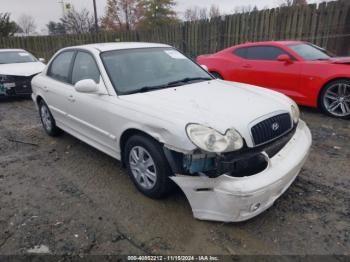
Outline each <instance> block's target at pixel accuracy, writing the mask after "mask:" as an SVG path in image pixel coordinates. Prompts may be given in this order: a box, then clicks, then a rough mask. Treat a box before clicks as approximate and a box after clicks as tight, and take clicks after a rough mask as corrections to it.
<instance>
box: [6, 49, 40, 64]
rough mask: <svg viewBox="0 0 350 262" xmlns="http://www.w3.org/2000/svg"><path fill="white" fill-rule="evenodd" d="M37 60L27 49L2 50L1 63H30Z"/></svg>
mask: <svg viewBox="0 0 350 262" xmlns="http://www.w3.org/2000/svg"><path fill="white" fill-rule="evenodd" d="M29 62H36V59H35V58H34V56H32V55H31V54H29V53H27V52H25V51H4V52H0V64H14V63H29Z"/></svg>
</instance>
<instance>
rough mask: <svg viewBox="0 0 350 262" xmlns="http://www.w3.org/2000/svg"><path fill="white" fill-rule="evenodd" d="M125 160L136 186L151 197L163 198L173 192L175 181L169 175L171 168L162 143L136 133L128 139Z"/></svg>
mask: <svg viewBox="0 0 350 262" xmlns="http://www.w3.org/2000/svg"><path fill="white" fill-rule="evenodd" d="M124 160H125V163H126V167H127V169H128V173H129V176H130V178H131V180H132V181H133V183H134V184H135V186H136V188H137V189H138V190H139V191H140V192H141V193H143V194H144V195H146V196H148V197H150V198H156V199H158V198H163V197H165V196H167V195H168V194H170V193H171V192H172V189H173V188H174V183H173V182H172V181H171V180H170V178H169V176H171V175H172V171H171V168H170V166H169V164H168V161H167V159H166V157H165V155H164V153H163V149H162V147H161V145H160V144H159V143H158V142H157V141H155V140H153V139H151V138H148V137H146V136H142V135H134V136H132V137H131V138H129V139H128V141H127V142H126V145H125V150H124Z"/></svg>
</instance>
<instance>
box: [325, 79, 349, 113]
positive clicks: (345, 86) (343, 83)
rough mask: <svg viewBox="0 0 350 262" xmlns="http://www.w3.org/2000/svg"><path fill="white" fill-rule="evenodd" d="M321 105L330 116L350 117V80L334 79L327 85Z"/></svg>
mask: <svg viewBox="0 0 350 262" xmlns="http://www.w3.org/2000/svg"><path fill="white" fill-rule="evenodd" d="M320 106H321V108H322V109H323V111H324V112H325V113H327V114H328V115H330V116H333V117H337V118H342V119H349V118H350V81H349V80H346V79H342V80H336V81H333V82H331V83H329V84H327V85H326V86H325V88H324V89H323V90H322V93H321V96H320Z"/></svg>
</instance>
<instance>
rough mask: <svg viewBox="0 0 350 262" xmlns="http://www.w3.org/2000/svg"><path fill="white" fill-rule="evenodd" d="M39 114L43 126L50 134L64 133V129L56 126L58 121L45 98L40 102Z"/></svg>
mask: <svg viewBox="0 0 350 262" xmlns="http://www.w3.org/2000/svg"><path fill="white" fill-rule="evenodd" d="M39 115H40V120H41V123H42V125H43V128H44V130H45V132H46V133H47V134H48V135H49V136H58V135H60V134H61V133H62V130H61V129H59V128H58V127H57V126H56V121H55V119H54V118H53V116H52V114H51V112H50V109H49V107H48V106H47V104H46V103H45V102H44V101H43V100H41V101H40V102H39Z"/></svg>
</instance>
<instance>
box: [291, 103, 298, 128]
mask: <svg viewBox="0 0 350 262" xmlns="http://www.w3.org/2000/svg"><path fill="white" fill-rule="evenodd" d="M292 118H293V123H294V124H297V123H298V122H299V118H300V110H299V107H298V106H297V104H293V105H292Z"/></svg>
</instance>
